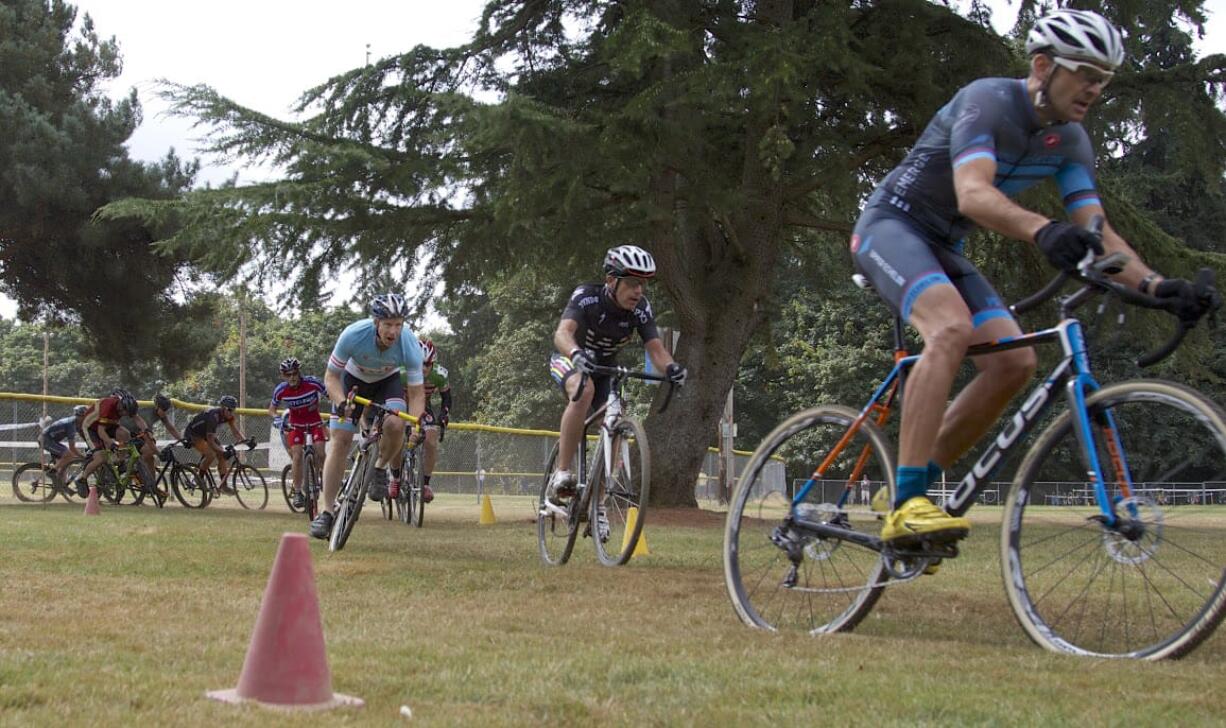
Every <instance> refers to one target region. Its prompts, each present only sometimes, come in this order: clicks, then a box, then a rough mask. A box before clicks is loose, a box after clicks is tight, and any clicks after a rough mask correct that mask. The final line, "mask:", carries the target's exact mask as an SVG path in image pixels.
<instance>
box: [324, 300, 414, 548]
mask: <svg viewBox="0 0 1226 728" xmlns="http://www.w3.org/2000/svg"><path fill="white" fill-rule="evenodd" d="M407 314H408V304H407V303H406V302H405V300H404V297H403V296H401V295H399V294H397V293H386V294H382V295H379V296H376V297H375V298H374V300H373V301H371V303H370V315H371V317H370V318H369V319H363V320H361V321H357V322H354V323H352V324H350V325H349V326H348V327H346V328H345V330H344V331H342V332H341V335H340V338H338V339H337V341H336V346H335V347H334V348H333V350H332V355H331V356H330V357H328V370H327V372H326V373H325V374H324V387H325V389H327V392H328V399H330V400H331V401H332V414H333V420H332V425H331V428H330V429H331V437H330V438H329V439H330V440H331V442H330V443H329V446H328V453H327V456H326V458H325V460H324V472H323V481H324V483H323V485H324V492H323V501H322V502H323V510H322V511H320V514H319V515H318V516H317V517H316V518H315V520H314V521H312V522H311V535H312V536H314V537H315V538H321V539H326V538H328V536H330V535H331V533H332V523H333V516H332V508H333V506H334V502H335V501H336V494H337V492H338V491H339V490H340V484H341V476H342V475H343V474H344V472H345V463H346V462H347V461H348V458H349V449H350V446H351V445H352V444H353V435H354V433H355V432H357V429H358V422H359V421H360V419H361V417H362V410H363V409H365V408H364V407H363V406H362V405H359V404H356V403H355V404H353V405H351V406H350V405H349V404H348V399H349V392H350V391H351V390H353V391H356V393H357V395H358V396H361V397H365V398H367V399H369V400H370V401H372V402H376V403H378V404H382V405H384V406H385V407H387V408H388V409H390V410H394V411H396V412H404V411H406V404H407V411H408V413H409V414H411V415H413V416H414V417H418V418H420V417H421V416H422V412H424V411H425V408H426V394H425V387H424V386H423V382H424V379H423V376H422V370H421V345H420V344H418V342H417V337H416V336H415V335H414V334H413V332H412V331H410V330H409V329H407V328H405V326H404V318H405V316H406V315H407ZM402 369H403V370H404V381H403V383H402V382H401V370H402ZM405 395H407V397H408V402H407V403H406V402H405ZM404 432H405V422H404V420H402V419H400V418H399V417H394V416H391V415H388V416H386V417H385V418H384V420H383V437H382V438H380V441H379V456H378V459H377V461H376V463H375V465H376V468H375V474H376V475H375V478H376V479H375V481H374V482H372V483H371V484H370V490H369V494H370V498H371V500H382V499H383V498H384V497H385V496H386V494H387V487H388V480H389V476H390V479H391V481H392V482H393V483H396V484H397V485H398V484H399V482H400V467H401V462H402V458H403V455H404ZM389 471H390V472H389Z"/></svg>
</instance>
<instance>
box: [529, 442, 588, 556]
mask: <svg viewBox="0 0 1226 728" xmlns="http://www.w3.org/2000/svg"><path fill="white" fill-rule="evenodd" d="M557 463H558V446H557V445H554V446H553V450H552V451H551V452H550V453H549V462H548V463H547V464H546V466H545V478H544V480H542V481H541V492H540V496H539V497H538V498H537V508H536V540H537V544H538V546H539V547H540V552H541V560H542V561H544V562H545V563H546V564H549V565H550V566H561V565H562V564H565V563H566V562H567V560H569V559H570V555H571V552H572V551H574V550H575V538H576V537H577V536H578V535H579V515H578V512H577V511H578V508H579V500H580V499H579V497H578V496H577V495H576V496H573V497H572V498H570V500H568V501H567V502H566V504H565V505H564V506H563V505H560V504H555V503H551V502H548V501H547V499H546V497H545V496H546V494H547V493H548V491H549V479H550V478H551V477H552V476H553V471H554V469H555V468H556V467H557Z"/></svg>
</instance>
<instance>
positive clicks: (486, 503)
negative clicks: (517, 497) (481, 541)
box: [478, 493, 497, 526]
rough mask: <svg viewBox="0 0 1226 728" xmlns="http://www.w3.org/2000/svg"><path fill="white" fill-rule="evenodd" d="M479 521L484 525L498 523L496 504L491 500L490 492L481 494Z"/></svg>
mask: <svg viewBox="0 0 1226 728" xmlns="http://www.w3.org/2000/svg"><path fill="white" fill-rule="evenodd" d="M478 523H480V524H481V525H482V526H492V525H493V524H495V523H497V519H495V518H494V504H493V503H492V502H490V494H489V493H486V494H485V495H483V496H481V520H479V521H478Z"/></svg>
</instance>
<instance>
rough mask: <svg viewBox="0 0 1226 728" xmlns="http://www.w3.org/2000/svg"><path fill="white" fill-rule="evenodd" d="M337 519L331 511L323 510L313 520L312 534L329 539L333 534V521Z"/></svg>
mask: <svg viewBox="0 0 1226 728" xmlns="http://www.w3.org/2000/svg"><path fill="white" fill-rule="evenodd" d="M334 520H335V519H334V518H333V517H332V514H331V513H328V512H327V511H323V512H322V513H320V514H319V515H318V516H315V520H314V521H311V536H312V537H313V538H318V539H327V538H328V537H329V536H331V535H332V522H333V521H334Z"/></svg>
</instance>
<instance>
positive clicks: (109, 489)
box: [93, 463, 127, 505]
mask: <svg viewBox="0 0 1226 728" xmlns="http://www.w3.org/2000/svg"><path fill="white" fill-rule="evenodd" d="M93 484H94V487H95V488H97V489H98V495H100V496H102V497H103V498H105V499H106V501H107V502H108V503H113V504H115V505H119V504H120V503H121V502H123V493H124V491H125V490H127V488H126V487H125V486H123V485H120V482H119V478H118V476H116V475H115V471H114V469H113V468H112V466H111V465H109V464H107V463H103V464H102V467H100V468H98V469H97V470H95V471H94V483H93Z"/></svg>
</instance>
